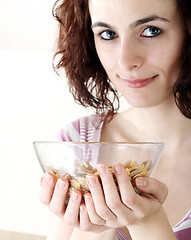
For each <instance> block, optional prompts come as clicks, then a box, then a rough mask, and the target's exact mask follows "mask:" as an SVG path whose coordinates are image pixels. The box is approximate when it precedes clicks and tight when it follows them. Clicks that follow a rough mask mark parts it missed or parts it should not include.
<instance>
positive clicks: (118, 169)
mask: <svg viewBox="0 0 191 240" xmlns="http://www.w3.org/2000/svg"><path fill="white" fill-rule="evenodd" d="M114 168H115V172H116V173H117V174H118V175H119V174H121V172H122V167H121V166H120V164H115V165H114Z"/></svg>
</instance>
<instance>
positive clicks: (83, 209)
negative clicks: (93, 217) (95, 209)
mask: <svg viewBox="0 0 191 240" xmlns="http://www.w3.org/2000/svg"><path fill="white" fill-rule="evenodd" d="M85 212H86V208H85V206H80V213H82V214H83V213H85Z"/></svg>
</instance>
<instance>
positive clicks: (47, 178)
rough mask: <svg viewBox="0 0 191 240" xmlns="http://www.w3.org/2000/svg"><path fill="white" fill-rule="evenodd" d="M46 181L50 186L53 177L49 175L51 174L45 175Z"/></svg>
mask: <svg viewBox="0 0 191 240" xmlns="http://www.w3.org/2000/svg"><path fill="white" fill-rule="evenodd" d="M44 181H45V183H47V184H50V183H51V182H52V177H51V176H50V175H49V173H45V175H44Z"/></svg>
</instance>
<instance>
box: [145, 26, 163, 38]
mask: <svg viewBox="0 0 191 240" xmlns="http://www.w3.org/2000/svg"><path fill="white" fill-rule="evenodd" d="M161 32H162V31H161V30H160V29H159V28H157V27H153V26H149V27H147V28H146V29H144V31H143V32H142V33H141V36H143V37H147V38H153V37H156V36H158V35H160V34H161Z"/></svg>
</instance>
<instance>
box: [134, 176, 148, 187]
mask: <svg viewBox="0 0 191 240" xmlns="http://www.w3.org/2000/svg"><path fill="white" fill-rule="evenodd" d="M135 181H136V185H137V186H138V187H142V188H143V187H146V186H147V181H146V180H145V179H143V178H139V177H138V178H136V180H135Z"/></svg>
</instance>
